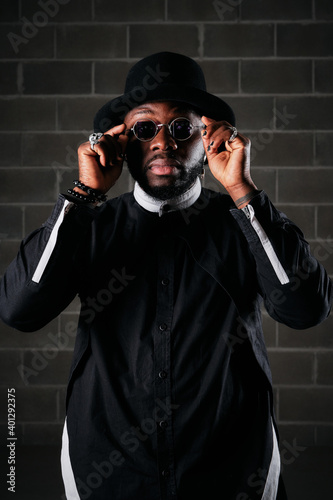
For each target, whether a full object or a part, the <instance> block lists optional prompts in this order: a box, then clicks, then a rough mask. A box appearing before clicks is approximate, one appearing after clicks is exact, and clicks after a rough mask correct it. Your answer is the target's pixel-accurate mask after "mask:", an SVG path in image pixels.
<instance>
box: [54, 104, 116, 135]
mask: <svg viewBox="0 0 333 500" xmlns="http://www.w3.org/2000/svg"><path fill="white" fill-rule="evenodd" d="M107 100H108V97H106V98H105V97H88V98H86V97H69V98H67V97H63V98H59V99H58V128H59V129H60V130H80V131H82V133H83V134H86V138H87V140H88V134H90V133H91V132H92V129H93V120H94V116H95V114H96V112H97V111H98V110H99V109H100V107H101V106H102V105H103V104H105V102H106V101H107ZM82 139H84V137H82Z"/></svg>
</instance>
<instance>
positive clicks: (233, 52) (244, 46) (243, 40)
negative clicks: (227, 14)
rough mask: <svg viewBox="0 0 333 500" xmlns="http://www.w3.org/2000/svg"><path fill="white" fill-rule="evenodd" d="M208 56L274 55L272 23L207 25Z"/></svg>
mask: <svg viewBox="0 0 333 500" xmlns="http://www.w3.org/2000/svg"><path fill="white" fill-rule="evenodd" d="M204 55H205V56H206V57H265V56H272V55H274V28H273V25H272V24H265V25H264V24H258V25H251V24H221V25H218V24H217V25H214V24H212V25H206V26H205V40H204Z"/></svg>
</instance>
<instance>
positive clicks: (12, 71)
mask: <svg viewBox="0 0 333 500" xmlns="http://www.w3.org/2000/svg"><path fill="white" fill-rule="evenodd" d="M17 67H18V65H17V63H14V62H3V63H0V72H1V81H0V93H1V94H17V93H18V87H17Z"/></svg>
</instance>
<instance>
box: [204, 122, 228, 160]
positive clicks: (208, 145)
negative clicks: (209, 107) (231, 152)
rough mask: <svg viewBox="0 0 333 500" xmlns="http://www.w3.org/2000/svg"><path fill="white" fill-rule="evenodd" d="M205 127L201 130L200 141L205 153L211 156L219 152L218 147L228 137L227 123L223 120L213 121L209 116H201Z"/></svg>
mask: <svg viewBox="0 0 333 500" xmlns="http://www.w3.org/2000/svg"><path fill="white" fill-rule="evenodd" d="M201 120H202V122H203V123H204V125H206V127H205V129H204V130H203V131H202V141H203V145H204V148H205V151H206V154H207V155H209V156H210V157H212V155H216V154H218V153H220V152H221V151H219V148H220V147H221V145H222V144H223V143H224V142H225V141H226V140H227V138H228V137H229V136H228V135H227V132H226V131H227V130H228V123H227V122H224V121H219V122H217V121H215V120H213V119H211V118H208V117H206V116H203V117H202V118H201Z"/></svg>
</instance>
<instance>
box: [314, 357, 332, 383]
mask: <svg viewBox="0 0 333 500" xmlns="http://www.w3.org/2000/svg"><path fill="white" fill-rule="evenodd" d="M317 362H318V368H317V370H318V371H317V384H323V385H333V352H318V353H317Z"/></svg>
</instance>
